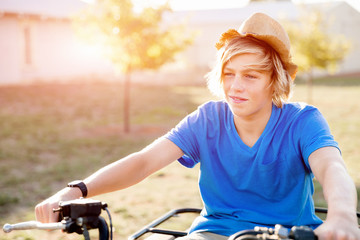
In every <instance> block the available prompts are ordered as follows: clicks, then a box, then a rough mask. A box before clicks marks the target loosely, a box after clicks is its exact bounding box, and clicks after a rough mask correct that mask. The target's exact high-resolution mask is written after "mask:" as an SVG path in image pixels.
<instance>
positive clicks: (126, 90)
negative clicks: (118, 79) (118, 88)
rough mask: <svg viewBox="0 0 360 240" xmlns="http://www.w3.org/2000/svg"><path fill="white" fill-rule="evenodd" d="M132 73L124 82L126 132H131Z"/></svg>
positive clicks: (128, 72)
mask: <svg viewBox="0 0 360 240" xmlns="http://www.w3.org/2000/svg"><path fill="white" fill-rule="evenodd" d="M130 77H131V76H130V71H127V72H126V74H125V81H124V132H125V133H129V132H130V85H131V84H130V82H131V78H130Z"/></svg>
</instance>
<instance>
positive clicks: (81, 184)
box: [67, 180, 88, 198]
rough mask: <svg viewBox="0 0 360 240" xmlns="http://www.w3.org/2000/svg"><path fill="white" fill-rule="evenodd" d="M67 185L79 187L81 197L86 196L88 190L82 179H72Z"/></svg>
mask: <svg viewBox="0 0 360 240" xmlns="http://www.w3.org/2000/svg"><path fill="white" fill-rule="evenodd" d="M67 186H68V187H72V188H73V187H77V188H79V189H80V190H81V192H82V196H83V198H86V196H87V193H88V190H87V187H86V185H85V183H84V182H83V181H81V180H75V181H72V182H70V183H68V185H67Z"/></svg>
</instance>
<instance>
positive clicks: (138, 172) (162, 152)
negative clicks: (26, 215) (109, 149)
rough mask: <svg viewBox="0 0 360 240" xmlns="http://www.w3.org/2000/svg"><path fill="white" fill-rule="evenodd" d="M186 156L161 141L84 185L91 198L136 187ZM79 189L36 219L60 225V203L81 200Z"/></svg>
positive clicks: (62, 194)
mask: <svg viewBox="0 0 360 240" xmlns="http://www.w3.org/2000/svg"><path fill="white" fill-rule="evenodd" d="M182 155H183V152H182V150H181V149H180V148H179V147H178V146H176V145H175V144H174V143H173V142H171V141H170V140H168V139H166V138H160V139H158V140H156V141H155V142H153V143H152V144H150V145H149V146H147V147H146V148H145V149H143V150H142V151H140V152H137V153H134V154H131V155H129V156H127V157H125V158H123V159H120V160H118V161H116V162H114V163H112V164H109V165H107V166H105V167H103V168H101V169H100V170H98V171H97V172H95V173H94V174H92V175H91V176H89V177H88V178H86V179H85V180H84V183H85V185H86V187H87V189H88V195H87V196H88V197H93V196H96V195H100V194H104V193H108V192H113V191H116V190H120V189H124V188H126V187H129V186H132V185H134V184H136V183H138V182H140V181H141V180H143V179H144V178H146V177H147V176H149V175H150V174H152V173H154V172H156V171H157V170H159V169H161V168H163V167H165V166H167V165H168V164H170V163H171V162H173V161H175V160H176V159H178V158H180V157H181V156H182ZM81 196H82V195H81V191H80V190H79V189H78V188H64V189H62V190H61V191H59V192H58V193H56V194H55V195H53V196H52V197H50V198H48V199H46V200H45V201H43V202H42V203H39V204H38V205H37V206H36V207H35V214H36V218H37V220H38V221H40V222H56V221H57V218H58V215H57V214H54V213H53V212H52V209H54V208H57V207H58V204H59V201H68V200H72V199H76V198H79V197H81Z"/></svg>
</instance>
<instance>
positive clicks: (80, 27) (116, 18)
mask: <svg viewBox="0 0 360 240" xmlns="http://www.w3.org/2000/svg"><path fill="white" fill-rule="evenodd" d="M170 11H171V9H170V8H169V6H168V5H167V4H165V5H163V6H160V7H159V8H156V9H155V8H151V7H148V8H145V9H143V10H142V11H141V12H136V11H135V10H134V6H133V4H132V2H131V0H99V1H96V3H95V4H93V5H90V6H89V7H88V8H87V9H84V10H83V11H82V12H81V13H79V14H78V15H77V16H75V17H74V21H73V22H74V26H75V29H76V31H77V32H78V33H79V35H80V36H82V37H83V38H85V39H87V40H92V41H94V42H98V43H101V45H102V46H103V47H105V48H106V49H105V51H106V55H107V56H108V57H109V58H110V59H111V61H112V62H113V64H114V66H115V67H116V69H118V70H121V71H122V72H123V73H129V72H132V71H135V70H143V69H158V68H159V67H161V66H162V65H163V64H165V63H167V62H169V61H172V60H173V59H174V56H175V54H177V53H179V52H180V51H183V50H184V49H185V47H186V46H188V45H189V44H190V43H191V42H192V38H191V37H187V36H186V34H184V30H185V29H184V26H181V25H177V26H168V27H164V20H163V17H164V14H166V13H167V12H170Z"/></svg>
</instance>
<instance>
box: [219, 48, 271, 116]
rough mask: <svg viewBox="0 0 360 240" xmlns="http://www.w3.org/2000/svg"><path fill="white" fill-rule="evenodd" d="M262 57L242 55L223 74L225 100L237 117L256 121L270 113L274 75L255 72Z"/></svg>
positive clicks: (227, 66) (234, 59) (230, 62)
mask: <svg viewBox="0 0 360 240" xmlns="http://www.w3.org/2000/svg"><path fill="white" fill-rule="evenodd" d="M261 60H262V57H261V56H259V55H257V54H251V53H249V54H240V55H236V56H234V57H232V58H231V59H230V61H228V62H227V63H226V64H225V66H224V70H223V73H222V80H223V90H224V95H225V100H226V102H227V103H228V104H229V106H230V109H231V111H232V112H233V114H234V116H235V117H239V118H243V119H254V118H255V119H256V118H257V117H263V116H265V115H267V114H268V113H269V111H271V106H272V93H273V88H272V87H271V86H270V83H271V75H272V74H271V72H268V71H261V70H257V69H256V65H257V63H259V62H261Z"/></svg>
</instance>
